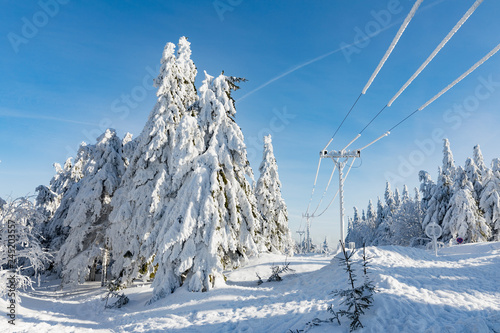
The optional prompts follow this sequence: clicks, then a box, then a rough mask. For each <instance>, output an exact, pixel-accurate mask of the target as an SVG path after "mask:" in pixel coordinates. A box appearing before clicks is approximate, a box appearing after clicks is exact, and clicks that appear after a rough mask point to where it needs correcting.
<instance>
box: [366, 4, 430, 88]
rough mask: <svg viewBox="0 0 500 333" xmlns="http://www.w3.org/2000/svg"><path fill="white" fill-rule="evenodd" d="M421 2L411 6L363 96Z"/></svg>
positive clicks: (367, 84)
mask: <svg viewBox="0 0 500 333" xmlns="http://www.w3.org/2000/svg"><path fill="white" fill-rule="evenodd" d="M422 1H423V0H417V1H416V2H415V4H414V5H413V7H412V8H411V10H410V13H408V16H406V18H405V20H404V21H403V24H401V27H400V28H399V30H398V33H397V34H396V36H395V37H394V39H393V40H392V43H391V45H389V48H388V49H387V51H386V52H385V54H384V57H383V58H382V60H380V63H379V64H378V66H377V68H376V69H375V71H374V72H373V74H372V76H371V77H370V79H369V80H368V82H367V83H366V86H365V87H364V88H363V95H364V94H365V93H366V91H367V90H368V88H369V87H370V85H371V84H372V82H373V80H374V79H375V77H376V76H377V74H378V72H379V71H380V69H382V66H384V63H385V62H386V60H387V58H389V56H390V55H391V53H392V50H393V49H394V47H395V46H396V44H397V43H398V41H399V38H401V35H402V34H403V32H404V31H405V29H406V27H407V26H408V24H409V23H410V21H411V19H412V18H413V16H414V15H415V12H416V11H417V9H418V7H419V6H420V4H421V3H422Z"/></svg>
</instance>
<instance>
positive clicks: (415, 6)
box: [323, 0, 483, 150]
mask: <svg viewBox="0 0 500 333" xmlns="http://www.w3.org/2000/svg"><path fill="white" fill-rule="evenodd" d="M423 1H424V0H417V1H415V3H414V4H413V7H412V8H411V10H410V12H409V13H408V15H407V16H406V18H405V20H404V21H403V23H402V24H401V27H399V30H398V32H397V33H396V36H395V37H394V39H393V40H392V42H391V45H389V48H388V49H387V51H386V52H385V54H384V56H383V57H382V60H380V63H379V64H378V66H377V68H376V69H375V71H374V72H373V74H372V76H371V77H370V79H369V80H368V82H367V83H366V85H365V87H364V88H363V91H362V92H361V94H359V96H358V98H357V99H356V101H355V102H354V104H353V105H352V106H351V109H350V110H349V112H347V114H346V115H345V117H344V119H343V120H342V122H341V123H340V125H339V127H337V130H336V131H335V133H333V135H332V138H331V139H330V141H328V143H327V144H326V146H325V148H323V150H326V149H327V148H328V146H329V145H330V143H332V141H333V138H334V137H335V135H337V132H338V131H339V129H340V128H341V127H342V125H343V124H344V122H345V120H346V119H347V117H348V116H349V114H350V113H351V111H352V109H353V108H354V106H355V105H356V103H358V101H359V98H360V97H361V95H364V94H365V93H366V91H367V90H368V88H369V87H370V85H371V84H372V83H373V80H375V77H376V76H377V74H378V72H380V70H381V69H382V66H384V63H385V62H386V61H387V58H389V56H390V55H391V53H392V50H394V47H396V44H397V43H398V41H399V39H400V38H401V36H402V35H403V32H404V31H405V30H406V27H407V26H408V24H409V23H410V21H411V19H412V18H413V16H415V13H416V12H417V9H418V7H420V4H421V3H422V2H423ZM481 1H483V0H481Z"/></svg>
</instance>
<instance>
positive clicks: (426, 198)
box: [418, 170, 436, 211]
mask: <svg viewBox="0 0 500 333" xmlns="http://www.w3.org/2000/svg"><path fill="white" fill-rule="evenodd" d="M418 179H419V181H420V192H422V200H421V208H422V209H423V210H424V211H427V208H428V207H429V202H430V201H431V199H432V193H433V191H434V187H435V186H436V184H434V182H433V181H432V179H431V176H430V175H429V173H428V172H427V171H424V170H421V171H420V172H419V173H418Z"/></svg>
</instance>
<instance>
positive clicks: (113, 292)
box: [102, 279, 129, 309]
mask: <svg viewBox="0 0 500 333" xmlns="http://www.w3.org/2000/svg"><path fill="white" fill-rule="evenodd" d="M107 288H108V292H107V294H106V295H105V296H104V297H103V299H102V300H103V301H106V303H105V304H104V308H105V309H113V308H121V307H122V306H124V305H125V304H127V303H128V301H129V299H128V297H127V296H126V295H125V293H121V294H120V293H119V292H118V291H119V290H121V289H123V285H122V283H121V282H120V280H119V279H116V280H114V281H110V282H109V283H108V284H107ZM110 298H116V301H115V302H114V303H113V304H109V305H108V302H109V299H110Z"/></svg>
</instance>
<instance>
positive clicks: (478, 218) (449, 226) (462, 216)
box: [443, 167, 491, 243]
mask: <svg viewBox="0 0 500 333" xmlns="http://www.w3.org/2000/svg"><path fill="white" fill-rule="evenodd" d="M473 192H474V188H473V185H472V183H471V181H470V180H469V179H468V178H467V174H466V172H465V171H464V170H463V169H462V168H461V167H458V169H456V182H455V189H454V194H453V196H452V197H451V200H450V204H449V208H448V211H447V212H446V215H445V217H444V220H443V234H446V235H450V236H451V238H457V237H461V238H463V240H464V241H465V242H466V243H471V242H484V241H487V240H488V238H489V237H490V235H491V231H490V228H489V226H488V225H487V223H486V220H485V219H484V217H483V216H482V212H481V211H480V209H479V207H478V206H477V202H476V200H475V199H474V195H473ZM444 240H445V241H447V240H448V239H446V238H445V239H444Z"/></svg>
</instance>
